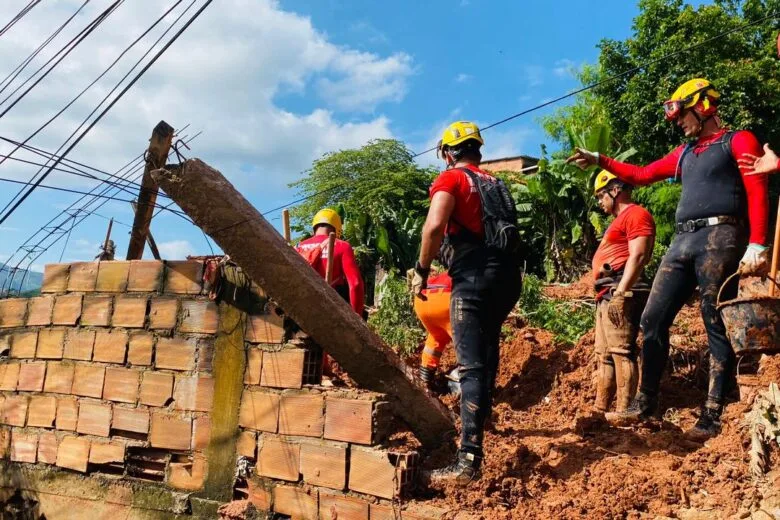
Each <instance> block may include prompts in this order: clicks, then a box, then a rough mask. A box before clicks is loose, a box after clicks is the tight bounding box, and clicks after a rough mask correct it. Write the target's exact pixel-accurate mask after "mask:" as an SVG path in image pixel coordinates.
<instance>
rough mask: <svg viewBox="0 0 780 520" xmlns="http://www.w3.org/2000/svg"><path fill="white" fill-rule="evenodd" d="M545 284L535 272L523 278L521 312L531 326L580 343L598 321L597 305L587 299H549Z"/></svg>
mask: <svg viewBox="0 0 780 520" xmlns="http://www.w3.org/2000/svg"><path fill="white" fill-rule="evenodd" d="M543 285H544V284H543V282H542V280H540V279H539V278H538V277H536V276H534V275H527V276H526V277H525V278H524V279H523V292H522V294H521V295H520V303H519V306H520V312H521V314H522V315H523V317H524V318H525V319H526V320H527V321H528V323H530V324H531V325H533V326H535V327H539V328H543V329H547V330H549V331H550V332H552V333H554V334H555V338H556V339H557V340H558V341H562V342H564V343H569V344H574V343H577V342H578V341H579V340H580V338H581V337H582V335H583V334H585V333H587V332H588V331H589V330H590V329H592V328H593V327H594V325H595V323H596V316H595V312H594V308H593V306H592V305H588V304H587V303H586V302H578V301H568V300H556V299H553V298H548V297H546V296H545V295H544V294H543V293H542V287H543Z"/></svg>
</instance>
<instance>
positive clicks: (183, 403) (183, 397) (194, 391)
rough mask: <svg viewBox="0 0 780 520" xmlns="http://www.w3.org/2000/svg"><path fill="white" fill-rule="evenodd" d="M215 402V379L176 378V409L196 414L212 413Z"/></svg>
mask: <svg viewBox="0 0 780 520" xmlns="http://www.w3.org/2000/svg"><path fill="white" fill-rule="evenodd" d="M213 401H214V378H212V377H203V376H176V385H175V386H174V390H173V402H174V408H176V409H177V410H188V411H196V412H208V411H211V404H212V402H213Z"/></svg>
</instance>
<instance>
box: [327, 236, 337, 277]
mask: <svg viewBox="0 0 780 520" xmlns="http://www.w3.org/2000/svg"><path fill="white" fill-rule="evenodd" d="M335 245H336V233H331V234H330V235H328V264H327V267H326V268H325V281H326V282H328V285H330V284H332V283H333V268H334V267H335V265H336V263H335V262H334V261H333V248H334V247H335Z"/></svg>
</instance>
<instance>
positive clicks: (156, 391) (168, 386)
mask: <svg viewBox="0 0 780 520" xmlns="http://www.w3.org/2000/svg"><path fill="white" fill-rule="evenodd" d="M172 396H173V375H171V374H164V373H160V372H144V375H143V381H142V382H141V396H140V397H141V404H145V405H148V406H165V403H167V402H168V401H169V400H170V399H171V397H172Z"/></svg>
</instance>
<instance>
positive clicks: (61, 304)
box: [51, 294, 83, 325]
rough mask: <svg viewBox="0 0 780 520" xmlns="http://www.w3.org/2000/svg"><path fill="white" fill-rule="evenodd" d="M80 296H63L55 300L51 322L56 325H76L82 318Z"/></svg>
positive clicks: (81, 298)
mask: <svg viewBox="0 0 780 520" xmlns="http://www.w3.org/2000/svg"><path fill="white" fill-rule="evenodd" d="M82 300H83V297H82V295H80V294H61V295H59V296H57V299H56V300H54V312H53V313H52V319H51V322H52V323H53V324H54V325H75V324H76V323H77V322H78V321H79V318H80V317H81V302H82Z"/></svg>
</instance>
